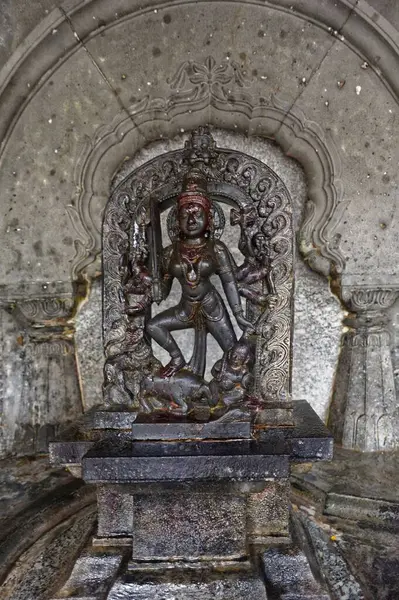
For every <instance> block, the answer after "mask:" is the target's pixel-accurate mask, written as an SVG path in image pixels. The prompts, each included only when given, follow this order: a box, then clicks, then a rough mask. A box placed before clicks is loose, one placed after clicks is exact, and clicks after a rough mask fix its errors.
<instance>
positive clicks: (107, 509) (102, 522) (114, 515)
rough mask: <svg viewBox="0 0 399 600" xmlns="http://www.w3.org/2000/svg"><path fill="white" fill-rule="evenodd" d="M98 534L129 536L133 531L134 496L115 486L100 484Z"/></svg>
mask: <svg viewBox="0 0 399 600" xmlns="http://www.w3.org/2000/svg"><path fill="white" fill-rule="evenodd" d="M97 506H98V527H97V534H98V536H101V537H107V536H122V537H123V536H129V535H132V533H133V496H132V494H129V493H126V490H121V489H118V488H115V486H106V485H104V486H98V488H97Z"/></svg>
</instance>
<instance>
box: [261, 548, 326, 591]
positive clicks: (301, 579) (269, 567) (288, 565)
mask: <svg viewBox="0 0 399 600" xmlns="http://www.w3.org/2000/svg"><path fill="white" fill-rule="evenodd" d="M262 564H263V571H264V575H265V583H266V590H267V592H268V593H270V595H271V596H272V597H273V598H279V600H330V595H329V594H327V592H325V591H323V590H322V589H321V587H320V585H319V584H318V582H317V581H316V580H315V579H314V577H313V573H312V571H311V569H310V566H309V563H308V560H307V558H306V556H305V554H304V553H303V552H302V551H301V550H299V549H298V548H292V547H291V548H289V549H286V550H285V549H276V548H270V549H269V550H267V551H266V552H265V553H264V555H263V557H262Z"/></svg>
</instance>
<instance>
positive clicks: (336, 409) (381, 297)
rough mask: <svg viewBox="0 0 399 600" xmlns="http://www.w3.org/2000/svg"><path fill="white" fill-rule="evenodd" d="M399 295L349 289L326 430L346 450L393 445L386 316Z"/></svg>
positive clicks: (394, 428) (373, 289) (394, 408)
mask: <svg viewBox="0 0 399 600" xmlns="http://www.w3.org/2000/svg"><path fill="white" fill-rule="evenodd" d="M398 294H399V290H395V289H393V288H391V287H390V288H387V287H383V286H378V287H377V286H367V287H360V286H348V287H345V286H344V287H343V289H342V298H343V300H344V302H345V304H346V305H347V307H348V308H349V310H350V311H351V313H352V314H351V315H350V316H349V317H348V318H347V319H345V321H344V325H346V327H347V328H346V330H345V332H344V334H343V336H342V344H341V353H340V357H339V364H338V368H337V374H336V382H335V388H334V395H333V401H332V405H331V411H330V416H329V427H330V429H331V430H332V431H333V432H334V436H335V439H336V441H337V442H338V443H339V444H342V446H344V447H345V448H353V449H357V450H363V451H377V450H390V449H392V448H395V447H396V445H397V444H398V441H399V440H398V424H399V420H398V416H399V411H398V406H397V400H396V393H395V383H394V373H393V365H392V357H391V347H390V335H389V317H388V315H387V313H386V309H388V308H389V307H390V306H392V304H393V303H394V302H395V300H396V298H397V296H398Z"/></svg>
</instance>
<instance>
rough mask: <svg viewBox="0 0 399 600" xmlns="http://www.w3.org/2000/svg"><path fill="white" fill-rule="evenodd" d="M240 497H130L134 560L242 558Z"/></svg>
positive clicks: (243, 507)
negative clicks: (131, 498)
mask: <svg viewBox="0 0 399 600" xmlns="http://www.w3.org/2000/svg"><path fill="white" fill-rule="evenodd" d="M245 513H246V501H245V498H244V497H240V496H228V495H221V494H213V493H201V494H196V493H195V492H194V493H193V492H189V493H186V494H185V493H179V492H177V493H175V494H173V493H170V494H157V495H150V494H142V495H138V494H137V495H135V496H134V501H133V522H134V529H133V559H134V560H161V559H165V560H171V559H172V560H173V559H181V560H190V559H193V558H197V559H198V558H200V557H201V558H202V559H204V558H206V557H208V558H210V557H212V558H219V559H223V558H224V559H237V558H241V557H244V556H245V555H246V523H245Z"/></svg>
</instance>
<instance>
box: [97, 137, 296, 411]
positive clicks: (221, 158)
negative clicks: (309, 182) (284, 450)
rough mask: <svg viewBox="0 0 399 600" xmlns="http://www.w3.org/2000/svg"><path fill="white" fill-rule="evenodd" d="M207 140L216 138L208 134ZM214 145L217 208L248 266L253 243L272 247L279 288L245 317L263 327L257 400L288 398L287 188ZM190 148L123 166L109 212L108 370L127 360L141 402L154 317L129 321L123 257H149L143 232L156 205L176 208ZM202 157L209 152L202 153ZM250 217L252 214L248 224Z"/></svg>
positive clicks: (211, 184)
mask: <svg viewBox="0 0 399 600" xmlns="http://www.w3.org/2000/svg"><path fill="white" fill-rule="evenodd" d="M203 129H206V128H200V129H199V131H200V133H198V130H197V132H194V134H193V135H194V136H198V137H200V136H201V135H202V130H203ZM204 137H209V138H210V139H212V138H211V136H210V134H209V133H206V136H204ZM212 143H213V146H212V157H211V160H210V162H209V164H208V163H207V164H206V167H204V171H205V172H206V176H207V179H208V185H207V190H208V193H209V196H210V198H212V201H213V207H214V209H217V207H218V206H219V204H220V203H225V204H228V205H229V206H231V207H232V209H233V210H232V221H231V222H232V225H239V226H240V229H241V234H240V241H239V244H238V247H239V249H240V250H241V253H242V256H243V260H244V259H246V260H247V259H249V260H253V257H251V256H250V254H249V253H250V252H251V251H250V248H251V247H252V244H253V239H254V237H256V236H262V237H263V238H264V240H265V241H266V240H268V242H267V243H268V244H269V246H270V269H271V271H272V272H273V281H274V283H273V287H274V289H275V294H276V297H277V298H278V303H277V305H276V306H274V307H273V308H271V309H269V310H265V307H264V306H263V307H262V306H261V305H260V304H256V303H254V302H247V315H248V316H249V317H250V320H251V321H252V322H253V323H256V324H257V325H256V331H257V334H258V335H257V336H256V347H255V372H254V379H255V386H254V394H255V395H256V396H259V397H262V398H264V399H268V400H270V399H274V400H275V399H279V398H280V396H281V395H285V394H287V393H289V392H290V371H291V356H290V348H291V323H292V298H293V283H294V282H293V229H292V209H291V199H290V196H289V193H288V190H287V189H286V187H285V185H284V183H283V182H282V181H281V180H280V178H279V177H278V176H277V175H276V173H275V172H274V171H273V170H272V169H270V167H268V166H267V165H265V164H263V163H262V162H260V161H259V160H257V159H254V158H252V157H250V156H248V155H246V154H243V153H241V152H237V151H234V150H230V149H223V148H218V147H217V146H216V145H214V140H213V139H212ZM192 148H193V146H190V140H189V141H188V142H186V145H185V148H184V149H180V150H175V151H172V152H168V153H166V154H163V155H160V156H158V157H156V158H154V159H152V160H150V161H149V162H146V163H145V164H144V165H142V166H141V167H138V168H136V169H134V170H132V167H131V165H129V164H125V165H124V166H123V167H122V169H121V171H120V172H119V173H118V174H117V176H116V178H115V181H114V185H113V191H112V194H111V197H110V199H109V202H108V203H107V206H106V210H105V214H104V224H103V232H102V242H103V243H102V253H103V271H104V289H103V333H104V349H105V355H106V357H107V359H108V364H109V368H116V369H118V368H120V367H118V366H116V367H115V365H114V363H115V360H117V361H119V363H120V364H121V365H122V366H123V368H126V364H125V363H127V362H129V369H130V371H131V372H133V371H134V374H133V376H131V383H130V389H131V390H133V392H134V395H135V396H138V395H139V393H140V387H139V383H140V380H141V379H142V376H143V372H145V371H146V369H148V368H149V365H151V366H152V362H153V360H154V357H153V355H152V351H151V346H150V345H149V343H148V340H146V337H145V323H146V322H147V320H148V312H147V313H146V310H145V309H144V308H143V309H142V310H141V311H139V312H138V313H137V314H136V315H135V316H134V317H133V318H132V317H130V318H128V317H127V316H126V309H125V305H126V299H125V297H124V294H123V285H124V283H123V281H124V277H125V273H124V269H123V267H121V265H122V263H121V260H122V261H123V257H125V262H130V261H131V262H132V263H135V262H136V261H137V260H138V259H137V256H138V255H140V254H142V253H143V252H145V253H147V252H148V248H147V246H148V237H147V235H146V233H145V229H146V221H147V219H148V216H146V215H147V214H148V212H149V206H150V202H154V201H155V203H156V204H157V207H158V210H159V211H160V212H163V211H164V210H167V209H168V208H170V207H171V206H172V210H173V204H174V202H175V201H176V198H177V196H178V194H179V193H180V190H181V188H182V185H183V181H184V179H185V177H186V176H187V173H188V172H189V171H190V158H189V159H187V153H188V152H189V151H191V149H192ZM200 152H201V153H202V152H204V150H203V148H202V147H201V149H200ZM190 156H191V155H190ZM219 210H220V209H219ZM233 215H234V220H233ZM245 215H248V219H247V218H246V217H245ZM249 217H250V218H251V219H250V218H249ZM223 218H224V217H223ZM175 219H176V217H175ZM250 221H251V222H250ZM252 221H253V222H252ZM168 229H169V236H170V237H171V240H172V241H173V239H174V237H173V232H172V229H171V227H170V226H169V228H168ZM222 232H223V225H222V226H221V227H220V234H221V233H222ZM215 237H218V236H215ZM126 257H128V258H127V260H126ZM254 285H255V288H254V292H255V293H256V295H257V296H258V297H259V296H260V295H261V294H262V293H264V289H263V287H264V286H262V284H260V283H259V282H258V283H254ZM137 294H139V292H137ZM251 297H252V298H253V296H251ZM127 347H128V348H129V350H128V353H127V351H126V348H127ZM125 355H126V356H127V355H128V356H129V358H128V361H126V360H124V359H123V358H122V359H121V356H122V357H124V356H125ZM132 359H133V360H132ZM119 363H118V364H119ZM106 369H107V366H106ZM113 379H114V380H116V379H117V377H115V375H113Z"/></svg>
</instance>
